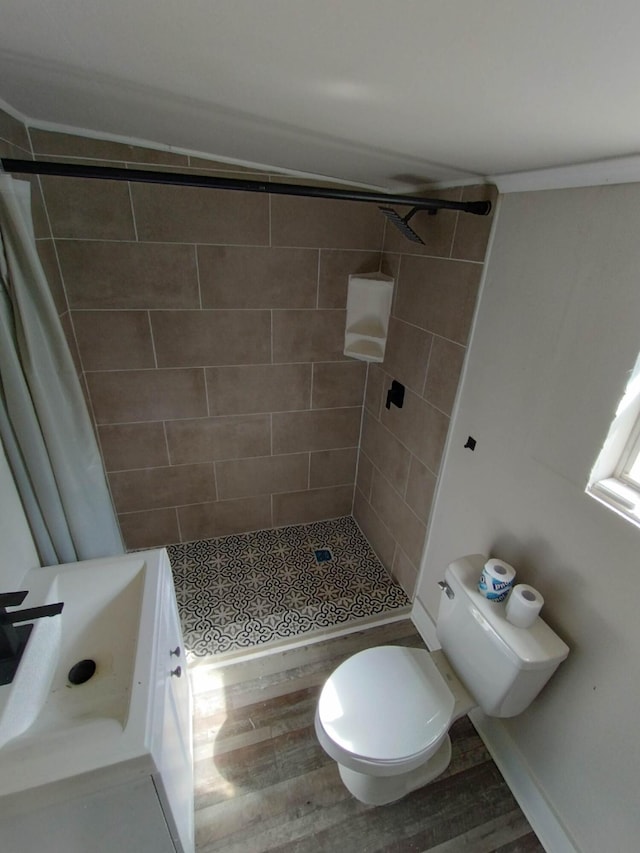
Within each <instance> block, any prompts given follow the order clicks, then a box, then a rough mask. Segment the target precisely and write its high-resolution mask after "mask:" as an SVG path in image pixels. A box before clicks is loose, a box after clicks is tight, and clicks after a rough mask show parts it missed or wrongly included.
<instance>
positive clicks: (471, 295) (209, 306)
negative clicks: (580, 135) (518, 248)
mask: <svg viewBox="0 0 640 853" xmlns="http://www.w3.org/2000/svg"><path fill="white" fill-rule="evenodd" d="M32 146H33V152H35V155H36V156H37V157H38V158H39V159H47V158H48V159H56V160H60V159H62V160H69V161H70V162H93V163H100V164H103V165H114V164H117V165H127V166H128V165H130V166H132V167H135V168H162V169H171V168H174V169H179V170H181V171H198V172H202V171H206V172H207V173H210V174H216V173H219V174H222V175H226V176H231V175H232V174H234V173H237V175H238V177H248V176H249V177H252V176H253V174H252V173H249V172H248V171H247V170H243V169H240V168H239V167H235V166H229V165H226V164H222V163H214V162H212V161H209V160H201V159H197V158H190V157H187V156H186V155H182V154H174V153H170V152H163V151H155V150H149V149H143V148H136V147H134V146H130V145H125V144H120V143H112V142H106V141H103V140H96V139H90V138H83V137H76V136H71V135H67V134H60V133H50V132H46V131H40V130H34V129H31V130H30V131H29V133H27V131H26V130H25V128H24V126H23V125H21V123H20V122H17V121H16V120H15V119H13V118H12V117H10V116H8V115H6V114H5V113H2V112H0V156H12V157H28V158H31V157H32ZM261 177H262V178H265V177H270V179H274V180H277V179H278V178H277V176H266V175H261ZM31 182H32V185H33V187H34V193H33V204H34V219H35V228H36V235H37V238H38V249H39V252H40V255H41V258H42V261H43V264H44V266H45V270H46V272H47V275H48V277H49V281H50V283H51V287H52V291H53V295H54V298H55V301H56V305H57V306H58V310H59V312H60V315H61V319H62V322H63V326H64V328H65V331H66V333H67V337H68V340H69V344H70V347H71V350H72V353H73V354H74V357H75V359H76V364H77V365H78V370H79V372H80V373H81V375H82V377H83V380H84V384H85V387H86V389H87V398H88V402H89V405H90V408H91V411H92V413H93V415H94V418H95V422H96V429H97V432H98V436H99V440H100V444H101V448H102V453H103V458H104V462H105V468H106V470H107V472H108V475H109V480H110V485H111V489H112V494H113V497H114V501H115V504H116V507H117V510H118V514H119V520H120V524H121V527H122V530H123V534H124V536H125V540H126V542H127V544H128V545H129V547H132V548H135V547H146V546H153V545H161V544H167V543H170V542H176V541H180V540H182V541H188V540H191V539H197V538H202V537H209V536H216V535H224V534H227V533H231V532H239V531H244V530H251V529H257V528H263V527H271V526H275V525H281V524H289V523H294V524H295V523H301V522H306V521H311V520H315V519H319V518H327V517H331V516H335V515H341V514H346V513H349V512H350V511H351V508H352V498H353V482H354V478H355V476H356V465H357V488H356V492H355V502H354V505H353V506H354V515H355V517H356V519H357V520H358V522H359V524H360V525H361V527H362V528H363V530H364V532H365V534H366V535H367V537H368V539H369V540H370V542H371V543H372V545H373V546H374V548H375V549H376V551H377V552H378V554H379V556H380V557H381V559H382V561H383V563H384V564H385V566H386V567H387V568H388V570H389V571H390V572H392V573H393V574H394V575H395V576H396V577H397V578H398V580H399V581H400V582H401V583H402V585H403V586H404V588H405V589H406V590H407V592H408V593H409V594H411V593H412V592H413V588H414V585H415V579H416V573H417V568H418V565H419V561H420V554H421V550H422V545H423V540H424V535H425V531H426V526H427V522H428V518H429V513H430V509H431V501H432V498H433V493H434V489H435V485H436V482H437V475H438V470H439V466H440V461H441V456H442V451H443V447H444V442H445V439H446V434H447V429H448V425H449V418H450V414H451V409H452V406H453V402H454V398H455V393H456V390H457V385H458V379H459V376H460V371H461V368H462V363H463V359H464V355H465V347H466V342H467V338H468V334H469V329H470V324H471V320H472V314H473V309H474V305H475V299H476V294H477V288H478V283H479V280H480V275H481V272H482V262H483V258H484V254H485V250H486V244H487V240H488V235H489V229H490V226H491V217H486V218H480V217H473V216H468V215H460V214H457V213H453V212H444V211H441V212H440V213H438V215H437V216H435V217H429V216H427V214H418V215H417V216H416V217H415V218H414V220H413V221H412V224H413V225H414V226H415V227H416V228H417V230H418V231H419V232H420V233H421V234H422V236H423V237H424V239H425V240H426V245H425V246H419V245H417V244H413V243H408V242H407V241H406V240H405V239H404V238H403V237H401V236H400V235H399V234H398V233H397V232H396V231H395V229H392V228H391V227H387V228H386V229H384V225H385V222H384V218H383V217H381V216H380V215H379V213H378V212H377V210H376V208H375V206H373V205H362V204H345V203H343V204H339V203H337V202H330V201H322V200H312V199H296V198H289V197H285V196H273V197H271V198H269V197H267V196H261V195H250V194H244V193H222V192H212V191H204V190H197V189H188V190H187V189H179V188H173V187H158V186H150V185H140V184H133V185H125V184H122V183H115V182H108V181H107V182H103V181H100V182H91V181H85V180H75V179H68V178H67V179H60V178H41V179H38V178H33V179H31ZM43 195H44V201H43ZM438 195H439V196H441V197H449V198H454V199H459V198H465V199H470V200H471V199H479V198H494V197H495V193H493V191H492V190H491V189H488V188H484V187H472V188H465V189H464V190H460V189H455V190H447V191H439V192H438ZM45 202H46V206H45ZM381 249H384V254H383V255H382V256H381V253H380V250H381ZM381 264H382V268H383V271H385V272H387V273H389V274H391V275H394V276H395V277H396V291H395V295H394V309H393V317H392V320H391V324H390V333H389V341H388V346H387V354H386V359H385V362H384V363H383V364H382V365H380V366H377V365H371V366H370V367H369V370H368V378H367V381H366V385H365V378H366V377H367V370H366V366H365V365H363V364H362V363H360V362H354V361H352V360H345V359H344V357H343V356H342V334H343V328H344V309H345V304H346V290H347V279H348V275H349V274H350V273H353V272H371V271H373V270H377V269H378V268H380V266H381ZM392 378H395V379H398V380H399V381H401V382H403V383H404V384H405V385H406V388H407V391H406V401H405V406H404V407H403V409H402V410H398V409H395V408H391V409H390V410H387V409H386V408H385V407H384V399H385V396H386V391H387V388H388V387H389V386H390V383H391V379H392ZM363 394H364V399H365V407H364V418H362V417H361V415H362V402H363Z"/></svg>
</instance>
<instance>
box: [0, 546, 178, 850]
mask: <svg viewBox="0 0 640 853" xmlns="http://www.w3.org/2000/svg"><path fill="white" fill-rule="evenodd" d="M83 566H86V567H87V570H88V571H93V572H95V573H96V575H95V577H98V576H100V577H105V574H104V573H110V574H109V576H115V575H116V574H117V572H118V571H120V572H122V570H123V567H124V571H125V574H126V572H129V574H130V576H131V577H132V578H136V579H138V580H137V582H138V583H139V579H140V578H141V577H142V576H144V583H143V587H144V588H143V592H142V593H140V591H139V587H136V586H135V584H134V585H133V586H132V585H131V584H129V586H127V587H126V589H125V591H124V592H120V593H119V595H120V599H118V598H117V597H115V598H114V599H113V601H114V602H115V607H114V609H112V610H109V609H108V607H110V606H111V605H106V604H105V605H101V608H102V609H101V613H102V618H103V619H104V615H105V614H106V613H108V614H109V616H110V618H112V619H115V620H116V621H118V617H119V614H121V613H122V612H123V611H122V604H121V602H122V601H123V600H124V598H123V596H125V597H126V596H127V595H129V594H132V595H137V596H139V601H140V603H139V604H138V605H137V607H138V610H139V614H138V616H137V617H136V618H137V619H138V621H139V631H138V633H137V637H136V640H135V642H134V643H133V646H134V647H133V648H132V649H131V654H132V656H134V658H135V662H134V666H133V667H132V673H133V675H132V678H131V681H130V682H129V687H128V693H127V695H128V697H129V698H128V700H127V701H128V702H129V707H128V713H127V714H126V715H121V716H120V717H119V718H118V719H117V720H116V719H114V718H113V716H112V717H109V712H108V707H109V706H108V703H105V706H104V710H98V711H96V713H95V714H94V715H93V716H89V717H86V716H85V717H84V718H76V719H74V720H68V721H63V723H61V724H60V725H59V726H58V727H57V728H56V727H54V726H53V725H52V726H51V729H50V730H49V729H45V728H44V726H43V725H41V726H40V728H39V727H38V721H37V720H36V723H35V724H34V726H32V728H31V729H30V730H27V731H26V732H25V733H24V734H23V735H22V736H21V737H19V738H15V739H14V740H13V741H12V742H11V743H8V744H7V745H6V746H5V747H4V748H0V850H1V851H2V853H26V851H29V853H30V851H40V850H42V851H47V853H89V851H90V853H193V851H194V796H193V736H192V699H191V690H190V686H189V678H188V674H187V666H186V660H185V649H184V642H183V638H182V632H181V630H180V621H179V617H178V609H177V604H176V598H175V592H174V588H173V580H172V574H171V567H170V564H169V559H168V556H167V553H166V551H165V550H164V549H162V550H155V551H144V552H137V553H136V554H130V555H127V556H125V557H119V558H112V559H111V560H91V561H86V563H84V564H83V563H77V564H75V566H74V568H77V567H83ZM58 568H59V569H61V570H63V571H64V570H66V567H58ZM56 570H57V569H56ZM41 571H48V570H41ZM127 576H128V575H127ZM89 583H92V582H91V580H90V581H89ZM139 586H140V583H139ZM136 590H137V591H136ZM136 600H138V599H136ZM64 612H65V611H64V610H63V613H64ZM69 613H70V614H71V613H72V611H71V608H69ZM123 629H124V624H119V625H117V626H116V630H115V633H116V634H117V633H118V632H121V631H122V630H123ZM64 630H65V629H64V627H63V634H64ZM96 630H97V629H96ZM84 642H86V643H89V644H90V639H87V640H85V641H84ZM109 654H110V647H109V643H107V644H106V646H105V660H104V662H103V663H102V664H101V661H100V660H99V661H98V667H100V666H101V665H102V666H103V678H106V679H108V678H109V677H110V676H111V673H110V672H109ZM98 671H99V670H98ZM90 685H91V681H88V682H87V684H86V688H87V689H88V690H89V689H91V688H90ZM83 687H85V685H83ZM71 689H73V688H71ZM94 689H95V690H96V691H98V689H102V688H100V685H99V684H98V683H97V682H96V687H95V688H94ZM77 695H78V696H80V695H81V694H79V693H78V694H77ZM85 695H87V694H85ZM97 695H98V694H97V693H96V696H97ZM45 710H46V708H45ZM41 717H42V714H41Z"/></svg>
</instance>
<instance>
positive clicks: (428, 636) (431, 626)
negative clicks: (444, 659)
mask: <svg viewBox="0 0 640 853" xmlns="http://www.w3.org/2000/svg"><path fill="white" fill-rule="evenodd" d="M411 621H412V622H413V624H414V625H415V626H416V628H417V630H418V632H419V633H420V636H421V637H422V639H423V640H424V642H425V644H426V645H427V648H428V649H430V650H431V651H433V650H434V649H439V648H440V643H439V641H438V637H437V635H436V626H435V623H434V621H433V619H432V618H431V616H429V614H428V612H427V610H426V609H425V607H424V606H423V605H422V603H421V602H420V601H419V600H418V599H416V600H415V601H414V602H413V608H412V610H411ZM469 717H470V719H471V722H472V723H473V725H474V726H475V728H476V730H477V732H478V734H479V735H480V737H481V738H482V740H483V741H484V743H485V746H486V747H487V749H488V750H489V753H490V754H491V757H492V758H493V760H494V761H495V763H496V766H497V767H498V769H499V770H500V772H501V773H502V775H503V777H504V779H505V781H506V783H507V785H508V786H509V788H510V789H511V793H512V794H513V796H514V797H515V798H516V800H517V802H518V805H519V806H520V808H521V809H522V811H523V812H524V815H525V817H526V818H527V820H528V821H529V823H530V824H531V827H532V829H533V831H534V832H535V834H536V835H537V836H538V838H539V839H540V843H541V844H542V846H543V847H544V849H545V850H546V851H547V853H579V849H578V847H576V845H575V844H574V843H573V841H571V839H570V837H569V835H568V834H567V831H566V829H565V828H564V827H563V826H562V824H561V822H560V820H559V818H558V816H557V815H556V813H555V812H554V810H553V808H552V807H551V805H550V804H549V802H548V801H547V799H546V797H545V796H544V794H543V793H542V791H541V790H540V788H539V787H538V784H537V782H536V781H535V779H534V778H533V776H532V775H531V773H530V772H529V769H528V767H527V764H526V762H525V760H524V757H523V756H522V753H521V752H520V750H519V749H518V748H517V746H516V745H515V744H514V743H513V741H512V739H511V738H510V737H509V735H508V734H507V732H506V730H505V728H504V726H503V725H502V723H501V722H500V720H498V719H493V718H491V717H487V716H486V715H485V714H483V713H482V711H480V709H476V710H474V711H471V712H470V713H469Z"/></svg>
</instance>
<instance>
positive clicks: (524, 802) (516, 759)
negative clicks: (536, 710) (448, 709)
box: [469, 709, 580, 853]
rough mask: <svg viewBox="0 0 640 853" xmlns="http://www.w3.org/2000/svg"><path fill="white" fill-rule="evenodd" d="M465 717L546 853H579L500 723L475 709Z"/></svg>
mask: <svg viewBox="0 0 640 853" xmlns="http://www.w3.org/2000/svg"><path fill="white" fill-rule="evenodd" d="M469 717H470V719H471V722H472V723H473V725H474V727H475V729H476V731H477V732H478V734H479V735H480V737H481V738H482V740H483V741H484V743H485V746H486V747H487V749H488V750H489V752H490V754H491V757H492V758H493V760H494V761H495V763H496V765H497V767H498V770H500V772H501V773H502V775H503V777H504V779H505V782H506V783H507V785H508V786H509V788H510V789H511V793H512V794H513V796H514V797H515V798H516V800H517V801H518V805H519V806H520V808H521V809H522V811H523V812H524V814H525V817H526V818H527V820H528V821H529V823H530V824H531V826H532V828H533V831H534V832H535V834H536V835H537V836H538V838H539V839H540V843H541V844H542V846H543V847H544V849H545V850H546V851H547V853H580V851H579V848H578V847H577V846H576V845H575V844H574V842H573V841H572V840H571V838H570V837H569V835H568V833H567V830H566V829H565V828H564V826H563V825H562V823H561V822H560V819H559V818H558V816H557V815H556V813H555V811H554V810H553V808H552V807H551V805H550V803H549V802H548V800H547V798H546V797H545V796H544V794H543V793H542V791H541V790H540V788H539V787H538V785H537V783H536V781H535V779H534V778H533V776H532V775H531V773H530V772H529V770H528V767H527V764H526V762H525V760H524V757H523V756H522V754H521V752H520V750H519V749H518V748H517V746H516V745H515V744H514V743H513V741H512V739H511V738H510V737H509V735H508V734H507V732H506V730H505V728H504V726H503V725H502V723H501V722H500V720H497V719H492V718H491V717H487V716H486V715H485V714H483V713H482V711H480V710H479V709H476V710H475V711H471V712H470V713H469Z"/></svg>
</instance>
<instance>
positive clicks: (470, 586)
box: [315, 554, 569, 805]
mask: <svg viewBox="0 0 640 853" xmlns="http://www.w3.org/2000/svg"><path fill="white" fill-rule="evenodd" d="M486 560H487V558H486V557H484V556H482V555H481V554H473V555H471V556H468V557H462V558H461V559H459V560H456V561H455V562H453V563H451V564H450V565H449V566H448V567H447V570H446V572H445V580H444V581H443V582H441V583H440V586H441V587H442V589H443V593H442V597H441V599H440V607H439V610H438V618H437V623H436V631H437V637H438V640H439V642H440V644H441V646H442V649H441V650H440V649H439V650H437V651H433V652H428V651H426V650H425V649H412V648H405V647H404V646H378V647H376V648H371V649H366V650H365V651H362V652H358V653H357V654H355V655H353V656H352V657H350V658H349V659H348V660H346V661H345V662H344V663H342V664H341V665H340V666H339V667H338V668H337V669H336V670H335V671H334V672H333V674H332V675H331V676H330V677H329V678H328V679H327V681H326V683H325V685H324V687H323V688H322V692H321V694H320V699H319V701H318V707H317V710H316V716H315V730H316V735H317V737H318V741H319V742H320V745H321V746H322V748H323V749H324V750H325V752H326V753H327V754H328V755H329V756H331V758H333V759H334V760H335V761H337V763H338V770H339V772H340V777H341V779H342V781H343V783H344V785H345V786H346V787H347V789H348V790H349V791H350V792H351V793H352V794H353V796H354V797H356V799H358V800H360V801H361V802H363V803H367V804H369V805H384V804H385V803H391V802H394V801H395V800H398V799H400V798H401V797H404V796H405V795H406V794H408V793H410V792H411V791H414V790H416V789H417V788H421V787H422V786H423V785H426V784H427V783H428V782H431V781H432V780H433V779H435V778H436V777H437V776H439V775H440V774H441V773H443V772H444V771H445V770H446V768H447V766H448V764H449V761H450V759H451V741H450V739H449V734H448V732H449V729H450V727H451V725H452V724H453V723H454V722H455V721H456V720H457V719H458V718H459V717H462V716H463V715H464V714H466V713H468V712H469V711H470V710H472V709H473V708H476V707H478V708H480V709H481V710H482V711H483V712H484V713H485V714H487V715H489V716H492V717H513V716H516V715H517V714H520V713H522V711H524V710H525V708H527V707H528V706H529V705H530V704H531V702H532V701H533V700H534V699H535V697H536V696H537V695H538V693H539V692H540V690H541V689H542V688H543V687H544V685H545V684H546V682H547V681H548V680H549V678H550V677H551V676H552V674H553V673H554V672H555V670H556V669H557V667H558V666H559V664H560V663H561V662H562V661H563V660H564V659H565V658H566V657H567V655H568V654H569V648H568V646H567V645H566V644H565V643H564V642H563V641H562V640H561V639H560V638H559V637H558V636H557V634H555V633H554V632H553V631H552V630H551V628H549V626H548V625H547V624H546V623H545V622H543V620H542V619H541V618H540V617H538V618H537V619H536V621H535V622H534V624H533V625H532V626H531V627H530V628H517V627H515V626H514V625H512V624H511V623H510V622H508V621H507V618H506V615H505V604H504V603H503V602H494V601H489V600H488V599H486V598H484V596H482V595H481V594H480V593H479V592H478V589H477V584H478V578H479V577H480V573H481V571H482V567H483V566H484V563H485V562H486Z"/></svg>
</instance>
